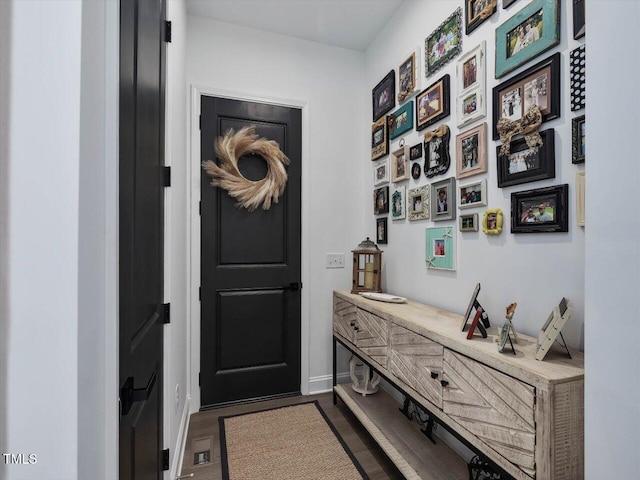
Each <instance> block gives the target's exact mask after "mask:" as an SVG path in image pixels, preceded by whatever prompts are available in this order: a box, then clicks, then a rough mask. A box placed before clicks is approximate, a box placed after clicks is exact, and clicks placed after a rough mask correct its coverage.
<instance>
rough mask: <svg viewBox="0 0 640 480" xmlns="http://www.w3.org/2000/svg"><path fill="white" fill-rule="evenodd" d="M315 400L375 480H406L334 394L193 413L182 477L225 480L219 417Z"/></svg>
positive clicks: (201, 479) (196, 479)
mask: <svg viewBox="0 0 640 480" xmlns="http://www.w3.org/2000/svg"><path fill="white" fill-rule="evenodd" d="M313 400H318V402H319V404H320V406H321V407H322V409H323V410H324V411H325V413H326V414H327V416H328V417H329V419H330V420H331V423H333V425H334V426H335V427H336V429H337V430H338V432H339V433H340V436H341V437H342V438H343V439H344V441H345V443H346V444H347V445H348V446H349V448H350V449H351V451H352V452H353V454H354V455H355V457H356V458H357V459H358V462H360V465H362V468H363V469H364V470H365V472H366V473H367V475H369V477H370V478H371V480H389V479H390V480H396V479H397V480H401V479H403V478H404V477H403V476H402V474H401V473H400V472H399V471H398V470H397V469H396V467H395V466H394V465H393V463H391V461H390V460H389V459H388V458H387V456H386V455H385V454H384V452H383V451H382V450H381V449H380V447H378V445H377V444H376V443H375V442H374V441H373V440H372V439H371V437H370V436H369V434H368V433H367V432H366V430H364V428H363V427H362V426H361V425H360V423H359V422H358V420H356V418H355V417H354V416H353V415H352V414H351V412H350V411H349V410H348V409H347V408H346V407H345V406H344V405H343V404H342V402H341V401H340V400H338V404H337V405H333V398H332V394H331V393H324V394H321V395H310V396H298V397H289V398H283V399H278V400H268V401H264V402H256V403H250V404H244V405H238V406H233V407H226V408H220V409H215V410H208V411H205V412H198V413H195V414H193V415H192V416H191V419H190V423H189V432H188V435H187V444H186V446H185V453H184V460H183V463H182V473H181V475H189V474H191V473H193V474H194V475H193V477H191V478H192V479H193V480H205V479H206V480H219V479H222V467H221V463H220V432H219V429H218V417H220V416H225V415H237V414H241V413H247V412H253V411H258V410H264V409H268V408H274V407H280V406H286V405H294V404H297V403H303V402H309V401H313ZM208 447H210V448H211V458H210V460H211V461H210V462H209V463H205V464H202V465H194V461H195V454H196V452H201V451H203V450H206V449H207V448H208ZM200 458H202V456H201V457H200ZM264 480H286V479H264Z"/></svg>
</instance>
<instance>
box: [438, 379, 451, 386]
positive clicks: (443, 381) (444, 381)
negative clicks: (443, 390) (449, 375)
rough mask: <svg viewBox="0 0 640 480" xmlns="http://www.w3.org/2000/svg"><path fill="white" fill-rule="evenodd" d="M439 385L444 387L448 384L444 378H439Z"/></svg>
mask: <svg viewBox="0 0 640 480" xmlns="http://www.w3.org/2000/svg"><path fill="white" fill-rule="evenodd" d="M440 385H442V386H443V387H446V386H447V385H449V382H447V381H446V380H440Z"/></svg>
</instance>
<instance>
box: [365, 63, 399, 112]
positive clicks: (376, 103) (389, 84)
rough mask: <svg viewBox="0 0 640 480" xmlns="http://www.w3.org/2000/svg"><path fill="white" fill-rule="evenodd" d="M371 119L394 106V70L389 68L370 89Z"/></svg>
mask: <svg viewBox="0 0 640 480" xmlns="http://www.w3.org/2000/svg"><path fill="white" fill-rule="evenodd" d="M371 101H372V107H373V121H374V122H375V121H376V120H378V119H379V118H380V117H382V116H383V115H384V114H385V113H387V112H389V111H391V109H392V108H393V107H395V106H396V72H394V71H393V70H391V71H390V72H389V73H387V74H386V75H385V77H384V78H383V79H382V80H380V82H379V83H378V84H377V85H376V86H375V87H373V90H372V91H371Z"/></svg>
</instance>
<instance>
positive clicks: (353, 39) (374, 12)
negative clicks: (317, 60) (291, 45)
mask: <svg viewBox="0 0 640 480" xmlns="http://www.w3.org/2000/svg"><path fill="white" fill-rule="evenodd" d="M402 1H403V0H186V2H187V12H188V13H189V15H196V16H201V17H207V18H213V19H215V20H220V21H222V22H228V23H235V24H237V25H243V26H246V27H251V28H256V29H258V30H266V31H268V32H274V33H280V34H283V35H289V36H292V37H298V38H304V39H306V40H312V41H314V42H320V43H324V44H327V45H333V46H336V47H343V48H349V49H351V50H358V51H364V50H366V48H367V47H368V46H369V44H370V43H371V41H372V40H373V39H374V38H375V37H376V35H377V34H378V32H379V31H380V29H381V28H382V27H383V26H384V25H385V24H386V23H387V21H388V20H389V19H390V18H391V16H392V15H393V14H394V12H395V11H396V10H397V9H398V7H399V6H400V4H401V3H402Z"/></svg>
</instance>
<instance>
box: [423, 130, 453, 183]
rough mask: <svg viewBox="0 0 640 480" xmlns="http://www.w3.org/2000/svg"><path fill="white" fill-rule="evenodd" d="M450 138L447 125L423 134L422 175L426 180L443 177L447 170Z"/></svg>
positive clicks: (449, 163) (449, 161)
mask: <svg viewBox="0 0 640 480" xmlns="http://www.w3.org/2000/svg"><path fill="white" fill-rule="evenodd" d="M450 138H451V133H450V130H449V127H448V126H447V125H440V126H439V127H438V128H436V129H435V130H432V131H429V132H426V133H425V134H424V174H425V175H426V176H427V178H431V177H435V176H436V175H443V174H445V173H447V170H449V166H450V165H451V156H450V155H449V142H450Z"/></svg>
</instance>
